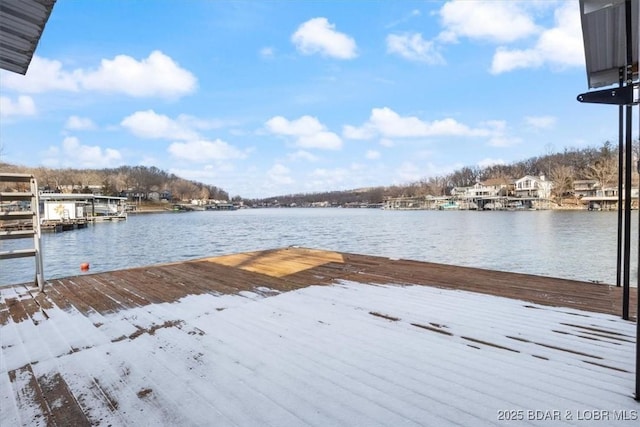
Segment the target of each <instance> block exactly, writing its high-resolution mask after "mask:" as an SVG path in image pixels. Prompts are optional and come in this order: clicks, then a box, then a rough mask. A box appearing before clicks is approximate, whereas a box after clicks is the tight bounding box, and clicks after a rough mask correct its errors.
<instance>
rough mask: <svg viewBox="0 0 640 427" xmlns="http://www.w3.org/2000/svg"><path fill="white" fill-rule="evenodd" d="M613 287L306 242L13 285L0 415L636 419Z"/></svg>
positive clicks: (367, 421)
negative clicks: (34, 285)
mask: <svg viewBox="0 0 640 427" xmlns="http://www.w3.org/2000/svg"><path fill="white" fill-rule="evenodd" d="M620 293H621V292H620V289H619V288H615V287H609V286H604V285H596V284H591V283H583V282H574V281H568V280H560V279H552V278H544V277H539V276H530V275H522V274H513V273H501V272H496V271H488V270H479V269H469V268H460V267H453V266H446V265H440V264H431V263H422V262H415V261H406V260H390V259H386V258H380V257H371V256H363V255H355V254H343V253H335V252H327V251H317V250H310V249H301V248H287V249H279V250H272V251H263V252H254V253H244V254H237V255H229V256H223V257H216V258H208V259H202V260H197V261H189V262H181V263H174V264H165V265H158V266H150V267H144V268H135V269H129V270H121V271H114V272H109V273H99V274H88V275H82V276H77V277H69V278H65V279H57V280H52V281H50V284H49V285H47V286H46V288H45V293H43V294H38V293H36V291H34V290H30V289H29V288H27V287H25V286H18V285H16V286H12V287H9V288H4V289H2V290H1V291H0V296H1V299H0V341H1V344H2V345H1V353H0V356H1V357H0V409H1V411H0V425H2V426H13V425H30V426H31V425H33V426H38V425H42V426H44V425H78V426H79V425H105V426H109V425H110V426H119V425H132V426H140V425H149V426H150V425H153V426H157V425H184V426H189V425H194V426H302V425H312V426H321V427H326V426H358V425H361V426H399V425H403V426H429V425H433V426H458V425H459V426H490V425H495V426H506V425H544V426H549V425H577V426H585V425H600V426H617V425H634V426H637V425H638V419H639V418H638V417H639V415H640V414H639V412H640V404H638V402H636V401H635V400H634V399H633V395H632V393H633V390H634V369H635V367H634V363H635V323H634V322H630V321H624V320H622V319H621V318H620V316H619V313H620V299H621V295H620ZM636 298H637V292H636V289H632V303H631V307H632V314H633V315H634V316H635V307H636Z"/></svg>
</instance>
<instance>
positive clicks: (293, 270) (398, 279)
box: [0, 248, 637, 319]
mask: <svg viewBox="0 0 640 427" xmlns="http://www.w3.org/2000/svg"><path fill="white" fill-rule="evenodd" d="M338 280H350V281H355V282H362V283H377V284H386V283H394V284H406V285H424V286H435V287H441V288H446V289H457V290H464V291H471V292H479V293H483V294H488V295H494V296H501V297H506V298H513V299H519V300H523V301H529V302H532V303H536V304H543V305H549V306H556V307H569V308H576V309H580V310H587V311H594V312H600V313H608V314H615V315H619V314H620V313H622V288H619V287H615V286H608V285H603V284H594V283H589V282H581V281H574V280H566V279H559V278H552V277H544V276H536V275H529V274H520V273H509V272H501V271H495V270H486V269H479V268H469V267H459V266H452V265H446V264H437V263H429V262H422V261H412V260H398V259H389V258H384V257H375V256H369V255H359V254H349V253H337V252H329V251H320V250H312V249H302V248H287V249H278V250H268V251H260V252H249V253H241V254H234V255H226V256H219V257H213V258H205V259H199V260H194V261H186V262H178V263H170V264H162V265H154V266H148V267H139V268H132V269H127V270H118V271H112V272H106V273H96V274H83V275H80V276H75V277H69V278H64V279H53V280H49V281H48V285H47V288H46V289H45V292H44V293H43V294H40V295H35V297H34V298H35V302H36V303H38V302H39V301H43V304H44V305H47V304H48V300H51V299H55V301H56V302H57V303H59V304H61V306H62V307H65V306H69V305H71V306H75V307H79V308H80V309H81V311H82V312H87V311H88V310H90V309H91V310H95V311H98V312H100V313H105V312H109V311H117V310H120V309H125V308H131V307H136V306H140V305H146V304H155V303H163V302H173V301H176V300H178V299H180V298H183V297H185V296H187V295H198V294H203V293H212V294H217V293H223V294H237V293H239V292H241V291H253V290H255V289H256V288H258V287H266V288H270V289H273V290H276V291H279V292H286V291H290V290H294V289H300V288H303V287H306V286H310V285H330V284H333V283H335V282H336V281H338ZM14 288H15V289H16V292H18V294H22V293H23V292H24V291H25V290H26V289H27V288H25V287H24V286H21V285H17V286H15V287H14ZM116 301H117V302H116ZM636 301H637V289H636V288H632V289H631V304H630V307H631V309H630V313H631V316H632V317H635V315H636V314H635V313H636V311H635V310H636V307H637V303H636ZM1 304H2V305H0V313H7V314H10V313H11V310H8V307H7V306H6V304H7V303H6V302H3V303H1ZM29 307H30V309H27V308H26V307H25V310H26V312H27V313H30V312H31V311H32V310H34V309H36V308H37V307H38V305H37V304H36V305H32V304H31V305H30V306H29ZM30 314H32V313H30ZM5 315H6V314H5ZM0 316H2V314H0ZM0 319H2V317H0Z"/></svg>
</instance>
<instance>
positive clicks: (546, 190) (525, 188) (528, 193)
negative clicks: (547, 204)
mask: <svg viewBox="0 0 640 427" xmlns="http://www.w3.org/2000/svg"><path fill="white" fill-rule="evenodd" d="M552 187H553V183H552V182H551V181H547V180H546V178H545V176H544V175H541V176H540V177H535V176H531V175H525V176H523V177H522V178H520V179H517V180H516V182H515V193H516V196H519V197H537V198H539V199H548V198H549V197H550V196H551V188H552Z"/></svg>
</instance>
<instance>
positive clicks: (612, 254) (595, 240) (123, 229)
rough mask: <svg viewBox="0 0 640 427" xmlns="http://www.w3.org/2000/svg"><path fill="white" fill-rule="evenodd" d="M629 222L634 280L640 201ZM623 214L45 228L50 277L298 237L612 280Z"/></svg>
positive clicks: (357, 215)
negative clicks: (82, 266) (85, 265)
mask: <svg viewBox="0 0 640 427" xmlns="http://www.w3.org/2000/svg"><path fill="white" fill-rule="evenodd" d="M632 223H633V227H632V232H633V234H632V236H634V237H633V240H632V248H633V253H632V255H631V260H632V283H633V286H635V283H636V280H635V278H636V277H637V276H636V275H637V259H638V256H637V247H638V212H637V211H636V212H633V214H632ZM616 224H617V213H616V212H585V211H579V212H564V211H524V212H476V211H444V212H443V211H388V210H379V209H244V210H238V211H230V212H211V211H206V212H187V213H163V214H148V215H147V214H140V215H130V216H129V219H128V220H127V221H123V222H118V223H101V224H95V225H92V226H89V227H88V228H86V229H81V230H73V231H66V232H63V233H50V234H49V233H46V234H43V239H42V244H43V254H44V272H45V278H47V279H50V278H58V277H65V276H72V275H77V274H81V273H80V269H79V266H80V264H81V263H83V262H89V263H90V265H91V270H90V272H92V273H95V272H100V271H109V270H116V269H123V268H127V267H136V266H144V265H150V264H158V263H164V262H170V261H179V260H187V259H196V258H204V257H209V256H214V255H223V254H230V253H235V252H244V251H253V250H261V249H271V248H280V247H286V246H291V245H297V246H304V247H310V248H318V249H327V250H334V251H341V252H353V253H360V254H369V255H380V256H385V257H390V258H407V259H414V260H421V261H431V262H439V263H446V264H454V265H463V266H470V267H481V268H489V269H495V270H503V271H513V272H520V273H531V274H540V275H546V276H554V277H563V278H568V279H577V280H587V281H588V280H596V281H602V282H604V283H609V284H614V283H615V278H616V267H615V266H616ZM30 243H31V241H26V242H25V241H20V240H11V241H4V242H0V244H2V245H3V246H2V250H5V248H6V249H10V248H18V247H28V246H29V244H30ZM9 245H11V246H9ZM33 275H34V260H33V259H32V258H28V259H19V260H9V261H1V262H0V284H9V283H22V282H28V281H31V280H33Z"/></svg>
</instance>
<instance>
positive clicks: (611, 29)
mask: <svg viewBox="0 0 640 427" xmlns="http://www.w3.org/2000/svg"><path fill="white" fill-rule="evenodd" d="M638 3H639V2H638V1H637V0H636V1H632V2H631V22H632V25H631V26H632V43H633V64H635V68H634V80H635V79H637V78H638V48H639V47H638V21H639V16H640V9H639V8H638ZM580 18H581V21H582V35H583V40H584V50H585V59H586V65H587V80H588V83H589V87H590V88H597V87H603V86H609V85H612V84H616V83H618V81H619V77H618V76H619V74H618V70H619V69H620V68H621V67H625V66H626V65H627V61H626V59H627V54H626V46H627V44H626V31H625V28H626V25H625V1H624V0H580Z"/></svg>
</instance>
